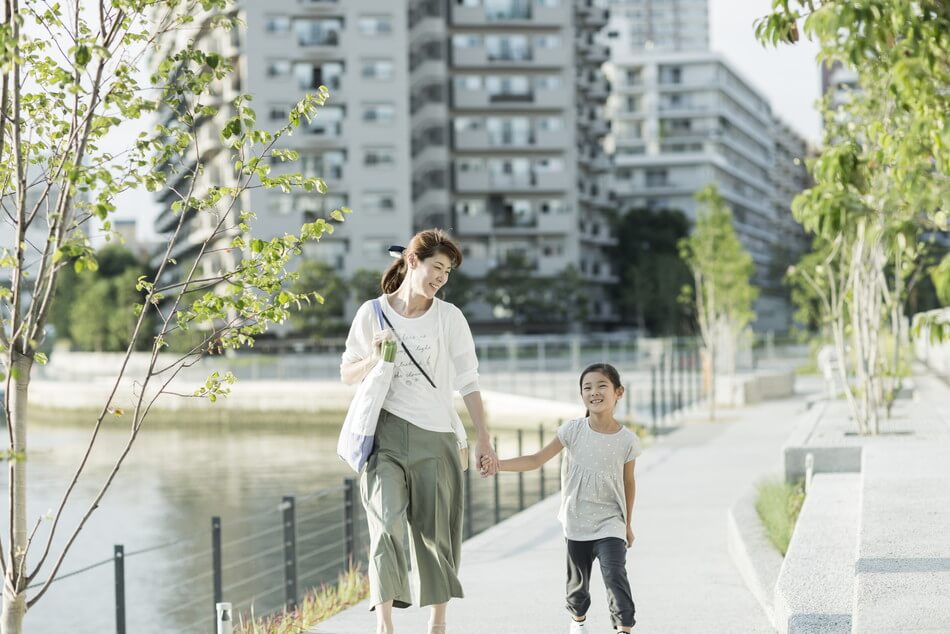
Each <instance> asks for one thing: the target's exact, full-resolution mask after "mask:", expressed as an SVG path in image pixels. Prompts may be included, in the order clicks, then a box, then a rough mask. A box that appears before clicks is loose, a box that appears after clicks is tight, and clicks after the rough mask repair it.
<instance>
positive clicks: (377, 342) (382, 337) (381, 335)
mask: <svg viewBox="0 0 950 634" xmlns="http://www.w3.org/2000/svg"><path fill="white" fill-rule="evenodd" d="M392 338H393V333H392V331H390V330H389V328H384V329H383V330H378V331H377V332H376V333H375V334H373V358H374V359H376V360H379V359H381V358H382V357H383V352H382V347H383V342H384V341H387V340H389V339H392Z"/></svg>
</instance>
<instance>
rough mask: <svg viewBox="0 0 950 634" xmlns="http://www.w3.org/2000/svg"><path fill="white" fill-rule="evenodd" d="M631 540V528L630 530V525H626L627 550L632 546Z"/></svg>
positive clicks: (632, 537)
mask: <svg viewBox="0 0 950 634" xmlns="http://www.w3.org/2000/svg"><path fill="white" fill-rule="evenodd" d="M633 540H634V536H633V528H631V527H630V525H629V524H628V525H627V548H630V547H631V546H633Z"/></svg>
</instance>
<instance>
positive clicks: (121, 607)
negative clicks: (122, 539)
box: [112, 544, 125, 634]
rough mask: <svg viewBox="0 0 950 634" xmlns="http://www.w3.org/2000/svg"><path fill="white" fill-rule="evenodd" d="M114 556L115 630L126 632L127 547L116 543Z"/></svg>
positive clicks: (120, 633) (118, 632)
mask: <svg viewBox="0 0 950 634" xmlns="http://www.w3.org/2000/svg"><path fill="white" fill-rule="evenodd" d="M112 558H113V561H114V562H115V631H116V634H125V547H124V546H122V545H121V544H116V545H115V549H114V550H113V554H112Z"/></svg>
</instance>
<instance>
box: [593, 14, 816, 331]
mask: <svg viewBox="0 0 950 634" xmlns="http://www.w3.org/2000/svg"><path fill="white" fill-rule="evenodd" d="M648 4H650V5H651V7H652V9H653V10H659V9H658V8H659V7H661V6H662V7H665V12H664V13H663V15H666V16H669V15H670V12H673V13H675V12H676V11H677V10H683V7H682V6H681V5H685V4H690V5H691V10H692V11H693V12H695V14H696V15H702V16H705V15H706V12H705V10H703V9H702V8H700V7H699V5H704V4H705V2H703V1H701V0H696V1H694V2H690V3H687V2H676V1H674V0H669V1H668V2H659V1H657V2H650V3H648ZM618 5H627V6H637V7H639V6H642V5H643V3H642V2H636V1H631V2H618ZM618 5H615V8H617V9H618V13H619V12H620V9H619V8H618ZM697 19H698V18H697ZM632 20H633V18H631V17H629V16H623V15H618V16H617V17H612V18H611V21H610V25H609V26H608V28H607V30H606V32H605V33H604V34H603V36H602V37H603V40H604V41H605V42H607V43H609V45H610V48H611V57H610V62H609V63H608V64H607V66H606V68H605V72H606V73H607V75H608V78H609V80H610V83H611V86H612V93H611V96H610V99H609V100H608V106H607V111H608V116H609V117H610V119H611V122H612V123H611V131H610V134H609V135H608V137H607V139H606V142H605V146H606V148H607V150H608V152H609V153H610V154H611V156H612V158H613V161H614V164H615V165H614V177H615V179H614V185H613V191H614V194H615V197H616V200H617V205H618V207H619V208H620V209H621V210H623V209H632V208H642V209H676V210H680V211H682V212H684V213H685V214H686V215H687V217H689V218H690V219H691V220H692V219H694V218H695V213H696V206H697V203H696V202H695V200H694V199H693V195H694V194H695V193H696V191H698V190H699V189H701V188H702V187H703V186H705V185H706V184H707V183H710V182H714V183H716V184H717V185H718V187H719V191H720V193H721V194H722V196H723V198H724V199H725V200H726V202H727V203H728V204H729V205H730V207H731V208H732V211H733V217H734V223H735V228H736V232H737V234H738V236H739V238H740V240H741V241H742V243H743V245H744V246H745V247H746V249H747V250H748V251H749V252H750V253H751V255H752V258H753V260H754V261H755V264H756V270H755V275H754V279H753V283H754V284H755V285H756V286H758V287H759V288H760V290H761V296H760V299H759V300H758V302H757V304H756V306H755V309H756V313H757V319H756V322H755V324H754V326H755V327H756V328H757V329H760V330H786V329H787V328H788V326H789V325H790V319H791V313H792V311H791V309H790V307H789V305H788V302H787V299H786V295H787V293H786V291H785V289H784V288H783V286H782V283H781V278H782V275H784V272H785V267H786V266H787V264H788V263H789V261H790V260H792V259H794V258H796V256H797V253H798V252H799V251H800V248H801V244H802V242H801V237H800V231H799V230H798V229H797V225H796V224H795V222H794V220H793V219H792V217H791V211H790V204H791V199H792V197H793V196H794V194H795V193H797V192H798V191H801V189H798V190H796V187H799V185H800V184H801V183H802V182H804V181H803V179H805V178H807V174H806V172H805V166H804V162H803V161H804V158H805V156H804V154H805V142H804V140H802V139H801V137H800V136H799V135H797V134H795V133H794V132H793V131H792V130H791V129H790V128H789V127H788V126H786V125H784V124H783V123H781V122H780V121H778V120H777V119H776V118H775V116H774V115H773V113H772V110H771V107H770V105H769V102H768V100H767V99H766V98H765V97H764V96H763V95H762V93H761V92H760V91H759V90H757V89H756V88H755V87H754V86H753V85H752V84H751V83H750V82H749V81H747V80H745V79H744V78H742V77H741V76H740V75H739V73H737V72H736V71H735V69H733V68H732V67H731V65H730V64H729V63H728V62H727V61H726V60H724V59H723V58H722V57H721V56H719V55H718V54H716V53H712V52H709V51H708V50H702V49H703V48H705V44H706V42H707V41H708V40H707V39H706V38H702V37H701V38H699V42H700V43H701V44H703V46H702V47H698V46H694V47H688V46H685V45H684V46H682V47H680V48H679V49H678V48H677V47H676V46H675V44H676V43H677V42H685V41H686V40H687V39H688V38H689V37H691V35H690V34H691V33H692V28H693V27H692V26H691V25H692V23H691V22H687V21H686V20H685V18H684V20H683V21H682V22H680V23H679V24H681V25H682V29H681V30H680V31H677V30H676V29H675V28H674V29H673V31H672V32H667V33H666V36H665V37H666V43H667V44H669V45H668V46H663V47H660V46H655V47H653V48H647V47H644V46H643V45H642V41H641V39H640V35H639V34H638V33H639V31H637V30H636V29H635V28H633V27H632V26H631V22H632ZM671 24H674V25H675V24H677V22H675V21H671ZM696 49H699V50H696ZM791 235H795V236H797V237H796V239H795V240H792V241H789V236H791Z"/></svg>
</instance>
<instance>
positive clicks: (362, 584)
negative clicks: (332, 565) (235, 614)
mask: <svg viewBox="0 0 950 634" xmlns="http://www.w3.org/2000/svg"><path fill="white" fill-rule="evenodd" d="M367 596H369V580H368V579H367V578H366V575H364V574H363V573H362V572H361V571H360V569H359V567H358V566H355V565H351V566H350V568H349V569H348V570H346V571H345V572H342V573H340V577H339V579H338V580H337V583H336V585H334V586H331V585H323V586H320V587H319V588H316V589H314V590H312V591H310V592H308V593H307V595H306V596H305V597H304V598H303V600H302V601H301V602H300V604H299V605H298V606H297V609H296V610H294V611H293V612H281V613H280V614H274V615H272V616H267V617H262V618H259V619H255V618H254V615H253V614H251V618H250V619H249V620H248V621H247V622H245V621H244V619H243V618H241V619H240V620H239V622H238V623H237V624H236V627H235V630H234V631H235V633H236V634H300V633H301V632H305V631H306V630H308V629H310V628H311V627H313V626H314V625H316V624H317V623H320V622H322V621H325V620H327V619H328V618H330V617H331V616H333V615H334V614H337V613H338V612H342V611H343V610H345V609H346V608H349V607H351V606H353V605H356V604H357V603H359V602H360V601H362V600H363V599H365V598H366V597H367Z"/></svg>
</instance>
